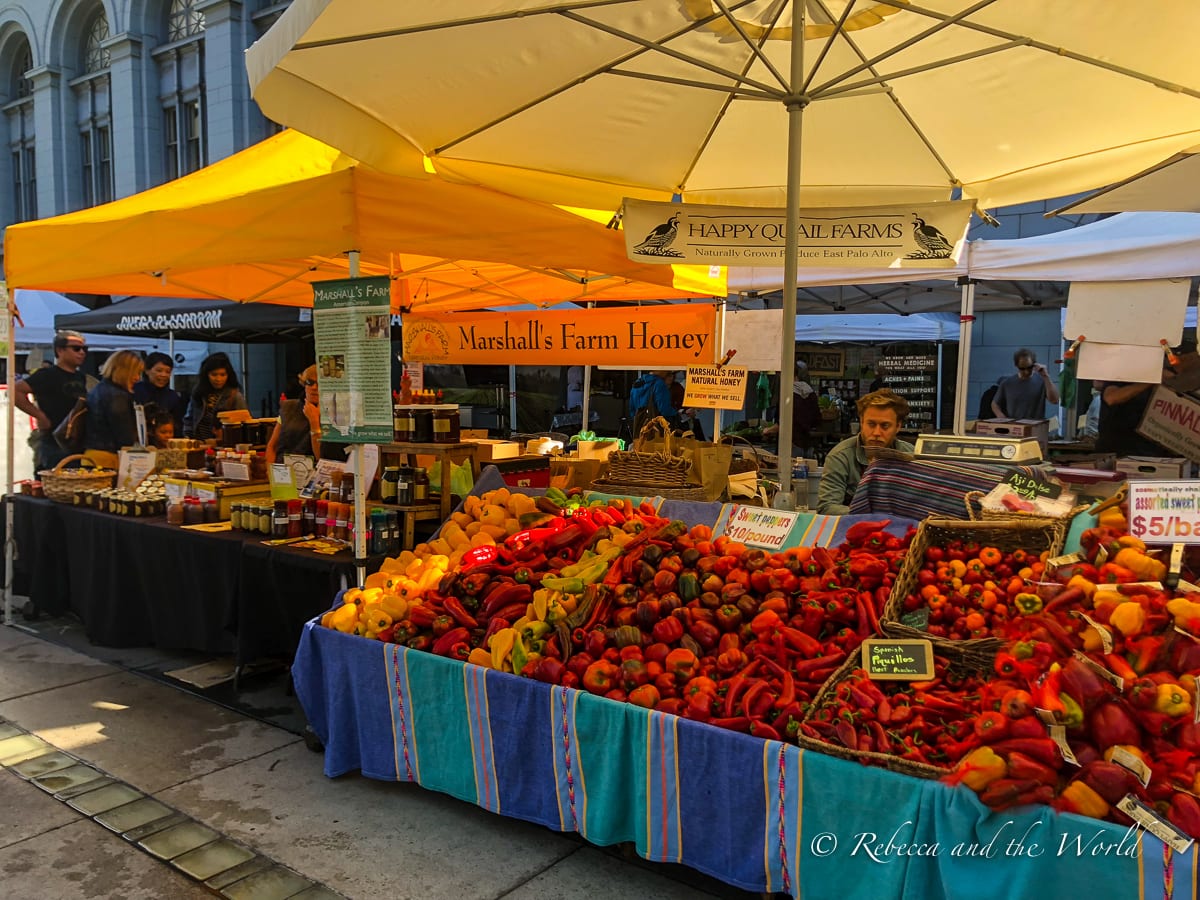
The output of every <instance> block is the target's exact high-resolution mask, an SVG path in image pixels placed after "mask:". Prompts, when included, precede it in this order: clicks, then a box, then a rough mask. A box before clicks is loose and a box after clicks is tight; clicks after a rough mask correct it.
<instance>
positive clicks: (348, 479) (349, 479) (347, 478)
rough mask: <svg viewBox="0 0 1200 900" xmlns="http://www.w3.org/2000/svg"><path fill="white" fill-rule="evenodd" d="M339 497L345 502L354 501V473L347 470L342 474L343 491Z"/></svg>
mask: <svg viewBox="0 0 1200 900" xmlns="http://www.w3.org/2000/svg"><path fill="white" fill-rule="evenodd" d="M339 499H340V500H341V501H342V502H343V503H353V502H354V473H353V472H346V473H344V474H343V475H342V493H341V496H340V497H339Z"/></svg>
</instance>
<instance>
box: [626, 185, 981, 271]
mask: <svg viewBox="0 0 1200 900" xmlns="http://www.w3.org/2000/svg"><path fill="white" fill-rule="evenodd" d="M970 218H971V201H969V200H954V201H948V202H945V203H927V204H917V205H913V204H903V205H896V206H871V207H840V208H835V207H829V208H818V209H802V210H800V222H799V226H798V231H799V236H798V239H797V246H798V247H799V264H800V266H802V267H803V266H837V267H842V266H851V267H864V268H866V267H869V268H906V267H915V268H937V267H939V266H945V267H947V268H949V267H951V266H954V265H955V264H956V263H957V262H958V256H959V253H960V252H961V251H962V248H963V245H964V244H965V243H966V236H967V224H968V222H969V221H970ZM786 224H787V213H786V211H785V210H783V209H767V208H764V207H754V206H704V205H699V204H690V203H656V202H653V201H648V200H631V199H626V200H625V216H624V221H623V227H624V229H625V252H626V255H627V256H628V257H629V258H630V259H632V260H635V261H637V262H644V263H698V264H707V265H716V266H782V265H783V253H784V246H785V244H786V241H785V240H784V234H785V233H786V231H787V228H786Z"/></svg>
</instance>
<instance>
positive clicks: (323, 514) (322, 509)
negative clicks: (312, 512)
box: [313, 497, 329, 537]
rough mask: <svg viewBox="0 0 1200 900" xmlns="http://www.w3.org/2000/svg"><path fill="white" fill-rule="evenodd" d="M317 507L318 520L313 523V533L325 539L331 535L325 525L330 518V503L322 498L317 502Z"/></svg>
mask: <svg viewBox="0 0 1200 900" xmlns="http://www.w3.org/2000/svg"><path fill="white" fill-rule="evenodd" d="M316 505H317V509H316V520H315V521H314V523H313V529H314V530H313V533H314V534H315V535H316V536H317V537H325V535H326V534H328V533H329V532H328V530H327V528H326V525H325V523H326V521H327V520H328V518H329V501H328V500H326V499H325V498H324V497H322V498H321V499H319V500H317V502H316Z"/></svg>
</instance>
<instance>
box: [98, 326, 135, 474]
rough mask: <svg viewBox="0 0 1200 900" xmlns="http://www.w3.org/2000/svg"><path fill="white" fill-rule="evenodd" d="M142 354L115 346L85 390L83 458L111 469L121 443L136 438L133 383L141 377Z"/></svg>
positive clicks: (126, 443)
mask: <svg viewBox="0 0 1200 900" xmlns="http://www.w3.org/2000/svg"><path fill="white" fill-rule="evenodd" d="M142 365H143V364H142V357H141V356H140V355H139V354H138V353H137V352H136V351H133V350H118V351H117V352H116V353H114V354H113V355H112V356H110V357H109V358H108V359H107V360H105V361H104V365H103V367H101V369H100V383H99V384H98V385H96V386H95V387H94V388H92V389H91V391H89V392H88V396H87V404H88V417H87V449H86V450H84V451H83V455H84V457H85V458H87V459H89V460H91V461H92V462H94V463H95V464H96V465H98V466H103V467H105V468H109V469H115V468H116V467H117V463H118V462H119V456H118V453H119V452H120V450H121V448H122V447H129V446H132V445H134V444H136V443H137V442H138V439H137V417H136V415H135V414H134V408H133V406H134V404H133V386H134V385H135V384H136V383H137V380H138V379H139V378H141V377H142Z"/></svg>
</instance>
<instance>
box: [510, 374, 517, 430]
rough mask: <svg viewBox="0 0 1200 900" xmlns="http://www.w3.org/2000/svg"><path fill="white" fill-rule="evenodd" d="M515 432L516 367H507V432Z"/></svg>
mask: <svg viewBox="0 0 1200 900" xmlns="http://www.w3.org/2000/svg"><path fill="white" fill-rule="evenodd" d="M516 432H517V367H516V366H509V367H508V433H509V436H512V435H514V434H516Z"/></svg>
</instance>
